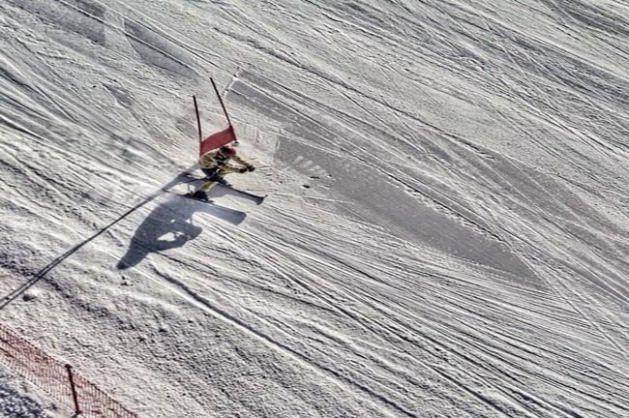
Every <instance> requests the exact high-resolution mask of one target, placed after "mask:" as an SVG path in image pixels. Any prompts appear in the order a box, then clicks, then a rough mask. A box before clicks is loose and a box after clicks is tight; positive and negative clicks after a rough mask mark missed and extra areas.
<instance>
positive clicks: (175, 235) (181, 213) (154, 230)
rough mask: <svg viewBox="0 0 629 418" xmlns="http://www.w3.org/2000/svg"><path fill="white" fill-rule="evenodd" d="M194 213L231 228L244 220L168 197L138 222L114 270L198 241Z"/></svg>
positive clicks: (209, 206) (208, 205) (237, 214)
mask: <svg viewBox="0 0 629 418" xmlns="http://www.w3.org/2000/svg"><path fill="white" fill-rule="evenodd" d="M196 212H202V213H208V214H211V215H213V216H215V217H217V218H220V219H222V220H225V221H227V222H230V223H231V224H233V225H238V224H240V223H241V222H242V221H244V220H245V218H246V217H247V215H246V214H245V213H244V212H240V211H237V210H233V209H229V208H225V207H223V206H219V205H215V204H212V203H204V202H198V201H195V200H192V199H188V198H184V197H181V196H172V197H171V198H170V199H168V200H167V201H165V202H163V203H161V204H160V205H159V206H157V207H156V208H155V209H153V211H152V212H151V213H150V214H149V215H148V216H147V217H146V218H145V219H144V221H142V223H141V224H140V226H139V227H138V229H137V230H136V231H135V234H134V235H133V237H132V238H131V242H130V244H129V248H128V249H127V253H126V254H125V255H124V256H123V257H122V258H121V259H120V261H118V264H117V265H116V267H117V268H118V269H119V270H125V269H128V268H130V267H133V266H136V265H137V264H139V263H140V262H141V261H142V260H143V259H144V258H145V257H146V256H147V255H148V254H150V253H157V252H160V251H166V250H169V249H172V248H178V247H182V246H184V245H185V244H186V243H187V242H188V241H190V240H193V239H195V238H196V237H198V236H199V234H201V232H202V231H203V229H202V228H201V227H199V226H196V225H194V224H193V223H192V216H193V215H194V214H195V213H196Z"/></svg>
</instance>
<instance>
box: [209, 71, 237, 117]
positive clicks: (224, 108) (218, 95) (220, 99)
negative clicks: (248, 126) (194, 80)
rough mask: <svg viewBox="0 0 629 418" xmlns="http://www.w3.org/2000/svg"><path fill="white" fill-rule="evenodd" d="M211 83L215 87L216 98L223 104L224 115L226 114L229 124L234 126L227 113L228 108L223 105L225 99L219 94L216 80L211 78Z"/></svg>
mask: <svg viewBox="0 0 629 418" xmlns="http://www.w3.org/2000/svg"><path fill="white" fill-rule="evenodd" d="M210 81H211V82H212V87H214V92H215V93H216V97H218V101H219V102H220V103H221V107H222V108H223V113H224V114H225V118H227V123H229V126H232V121H231V119H230V118H229V113H227V108H226V107H225V103H223V98H222V97H221V95H220V93H219V92H218V88H216V83H215V82H214V79H213V78H212V77H210Z"/></svg>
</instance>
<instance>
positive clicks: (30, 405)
mask: <svg viewBox="0 0 629 418" xmlns="http://www.w3.org/2000/svg"><path fill="white" fill-rule="evenodd" d="M19 380H20V379H19V378H15V377H14V376H11V375H9V374H8V373H7V371H6V370H5V369H4V368H0V416H2V417H20V418H53V417H57V416H59V417H61V416H62V415H54V414H53V413H52V412H51V411H47V410H45V409H44V408H43V407H42V405H47V404H48V403H47V402H45V401H44V400H43V399H45V397H42V396H37V395H34V394H33V393H32V392H31V391H30V390H29V389H30V388H29V387H28V386H27V385H24V384H20V383H18V382H19Z"/></svg>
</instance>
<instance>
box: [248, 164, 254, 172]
mask: <svg viewBox="0 0 629 418" xmlns="http://www.w3.org/2000/svg"><path fill="white" fill-rule="evenodd" d="M255 169H256V168H255V167H254V166H252V165H248V166H247V170H249V171H254V170H255Z"/></svg>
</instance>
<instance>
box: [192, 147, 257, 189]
mask: <svg viewBox="0 0 629 418" xmlns="http://www.w3.org/2000/svg"><path fill="white" fill-rule="evenodd" d="M230 161H234V162H235V163H236V164H238V165H237V166H236V165H232V164H229V162H230ZM199 168H201V171H203V173H204V174H205V180H207V181H206V182H205V183H204V184H203V185H202V186H201V187H200V188H199V189H198V190H197V191H195V192H194V193H193V194H192V195H191V197H193V198H195V199H199V200H205V201H207V200H208V196H207V192H209V191H210V190H211V189H212V187H214V186H215V185H216V183H221V184H226V181H225V179H224V178H223V176H224V175H226V174H229V173H246V172H248V171H253V170H255V169H256V168H255V167H254V166H253V164H250V163H248V162H247V161H245V160H243V159H242V158H240V157H238V156H237V155H236V149H235V148H234V147H230V146H227V145H226V146H223V147H220V148H219V149H218V150H216V151H210V152H207V153H205V154H203V155H202V156H201V158H199Z"/></svg>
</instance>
